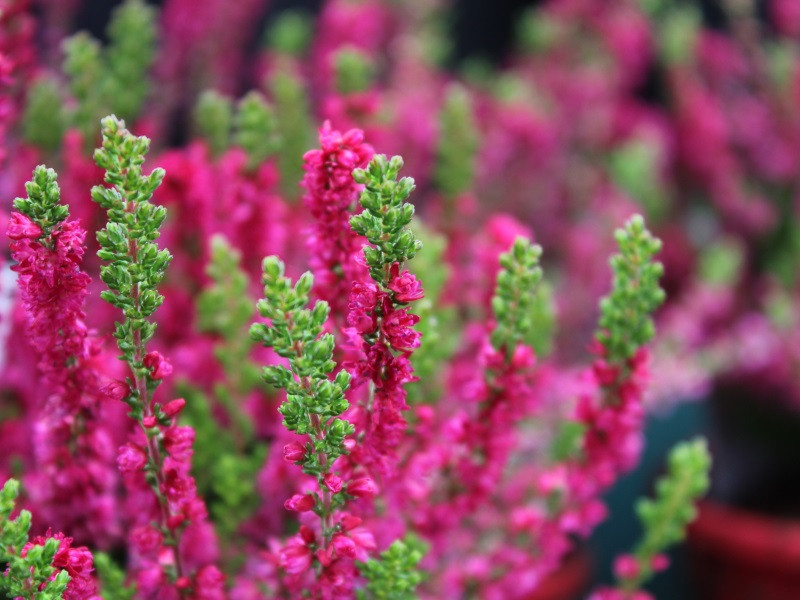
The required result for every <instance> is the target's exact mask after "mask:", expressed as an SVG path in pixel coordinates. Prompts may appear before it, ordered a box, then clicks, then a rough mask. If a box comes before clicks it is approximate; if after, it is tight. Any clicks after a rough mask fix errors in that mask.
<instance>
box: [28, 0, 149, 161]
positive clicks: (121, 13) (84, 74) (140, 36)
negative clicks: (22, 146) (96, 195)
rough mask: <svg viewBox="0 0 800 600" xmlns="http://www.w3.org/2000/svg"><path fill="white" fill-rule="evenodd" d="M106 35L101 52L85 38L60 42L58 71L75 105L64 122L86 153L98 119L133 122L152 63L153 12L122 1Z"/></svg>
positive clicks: (132, 0) (137, 3) (146, 89)
mask: <svg viewBox="0 0 800 600" xmlns="http://www.w3.org/2000/svg"><path fill="white" fill-rule="evenodd" d="M107 33H108V39H109V43H108V45H107V46H106V48H105V49H103V48H102V47H101V45H100V43H99V42H98V41H97V40H95V39H94V38H92V37H91V36H89V35H88V34H86V33H78V34H76V35H74V36H72V37H71V38H69V39H67V40H66V41H65V42H64V54H65V60H64V64H63V71H64V74H65V75H66V76H67V80H68V82H69V89H70V92H71V94H72V96H73V98H74V99H75V101H76V107H75V109H74V111H73V112H72V114H71V115H69V117H68V121H69V125H70V126H74V127H77V128H78V130H80V132H81V133H82V134H83V139H84V142H85V144H86V146H87V148H91V147H92V146H93V145H94V140H95V131H96V130H95V126H96V125H95V124H96V123H97V121H98V119H99V118H100V117H101V116H102V115H104V114H108V113H109V112H112V113H115V114H118V115H120V117H121V118H123V119H128V120H134V119H136V118H137V117H138V116H139V113H140V112H141V109H142V106H143V104H144V101H145V100H146V98H147V96H148V95H149V93H150V87H151V85H150V79H149V77H148V72H149V70H150V67H151V66H152V64H153V61H154V59H155V43H156V14H155V10H154V9H153V8H152V7H150V6H149V5H148V4H147V3H146V2H144V1H143V0H126V1H125V3H124V4H122V5H121V6H120V7H119V8H117V9H116V10H115V11H114V13H113V14H112V17H111V21H110V23H109V26H108V30H107ZM37 114H38V113H37ZM31 141H32V140H31Z"/></svg>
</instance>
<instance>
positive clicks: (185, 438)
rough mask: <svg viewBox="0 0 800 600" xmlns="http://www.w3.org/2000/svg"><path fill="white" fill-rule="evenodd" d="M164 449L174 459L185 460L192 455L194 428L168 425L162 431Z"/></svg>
mask: <svg viewBox="0 0 800 600" xmlns="http://www.w3.org/2000/svg"><path fill="white" fill-rule="evenodd" d="M163 442H164V449H165V450H166V451H167V453H168V454H169V455H170V456H171V457H172V458H174V459H175V460H178V461H181V462H187V461H188V460H189V459H190V458H191V457H192V444H194V429H192V428H191V427H186V426H184V427H169V428H167V430H166V431H165V432H164V437H163Z"/></svg>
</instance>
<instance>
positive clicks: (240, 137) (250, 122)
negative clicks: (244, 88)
mask: <svg viewBox="0 0 800 600" xmlns="http://www.w3.org/2000/svg"><path fill="white" fill-rule="evenodd" d="M234 126H235V131H236V133H235V134H234V143H235V144H236V145H237V146H239V147H240V148H242V149H243V150H244V151H245V152H246V153H247V158H248V166H249V168H250V169H255V168H256V167H257V166H258V165H260V164H261V163H262V162H264V161H265V160H266V159H267V158H268V157H270V156H272V155H273V154H275V153H276V152H277V151H278V148H279V146H280V140H279V139H278V133H277V127H278V124H277V121H276V119H275V111H274V110H273V108H272V106H270V104H269V103H268V102H267V99H266V98H265V97H264V95H263V94H261V93H260V92H256V91H252V92H249V93H248V94H246V95H245V96H244V97H243V98H242V99H241V100H240V101H239V106H238V110H237V112H236V117H235V120H234Z"/></svg>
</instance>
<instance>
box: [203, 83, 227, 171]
mask: <svg viewBox="0 0 800 600" xmlns="http://www.w3.org/2000/svg"><path fill="white" fill-rule="evenodd" d="M194 126H195V130H196V131H197V133H198V134H199V135H200V137H201V138H202V139H204V140H205V141H206V143H207V144H208V148H209V150H210V151H211V155H212V156H214V157H219V156H220V155H221V154H222V153H223V152H225V150H227V149H228V148H229V147H230V145H231V130H232V128H233V101H232V100H231V99H230V98H228V96H224V95H223V94H220V93H219V92H217V91H216V90H205V91H203V92H202V93H201V94H200V97H199V98H198V99H197V104H196V105H195V108H194Z"/></svg>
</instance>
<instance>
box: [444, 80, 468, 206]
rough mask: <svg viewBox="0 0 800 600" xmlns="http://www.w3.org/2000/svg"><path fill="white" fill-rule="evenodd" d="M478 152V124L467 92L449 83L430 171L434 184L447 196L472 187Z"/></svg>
mask: <svg viewBox="0 0 800 600" xmlns="http://www.w3.org/2000/svg"><path fill="white" fill-rule="evenodd" d="M477 153H478V126H477V124H476V123H475V116H474V115H473V109H472V104H471V102H470V98H469V94H467V92H466V90H464V89H463V88H462V87H460V86H452V87H451V88H450V89H449V90H448V92H447V96H446V98H445V101H444V106H443V107H442V110H441V112H440V113H439V145H438V148H437V151H436V166H435V170H434V174H433V178H434V182H435V183H436V186H437V187H438V188H439V190H441V192H442V193H443V194H444V195H445V196H446V197H447V198H455V197H457V196H459V195H460V194H463V193H464V192H466V191H468V190H470V189H472V187H473V185H474V182H475V160H476V156H477Z"/></svg>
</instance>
